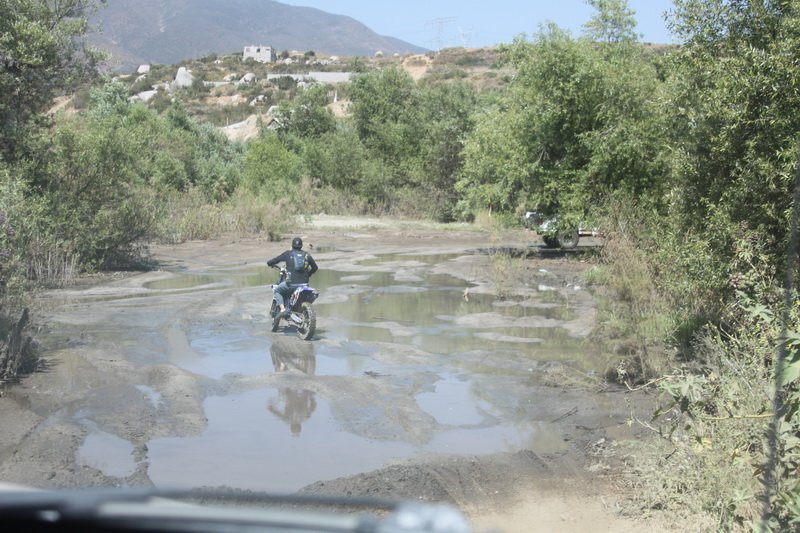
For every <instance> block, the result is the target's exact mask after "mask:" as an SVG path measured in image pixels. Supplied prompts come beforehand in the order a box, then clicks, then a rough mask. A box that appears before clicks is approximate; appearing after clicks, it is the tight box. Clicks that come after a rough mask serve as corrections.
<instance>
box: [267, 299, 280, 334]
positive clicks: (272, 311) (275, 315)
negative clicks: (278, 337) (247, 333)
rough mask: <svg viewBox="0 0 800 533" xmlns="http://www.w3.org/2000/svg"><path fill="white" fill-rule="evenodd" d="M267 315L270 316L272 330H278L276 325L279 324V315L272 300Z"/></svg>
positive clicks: (276, 306) (276, 305)
mask: <svg viewBox="0 0 800 533" xmlns="http://www.w3.org/2000/svg"><path fill="white" fill-rule="evenodd" d="M269 316H270V317H272V331H273V332H275V331H278V326H280V324H281V317H280V315H279V314H278V304H277V303H275V300H272V308H270V310H269Z"/></svg>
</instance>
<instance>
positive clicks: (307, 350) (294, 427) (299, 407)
mask: <svg viewBox="0 0 800 533" xmlns="http://www.w3.org/2000/svg"><path fill="white" fill-rule="evenodd" d="M281 341H283V342H281ZM313 346H314V345H313V344H310V343H297V342H291V343H290V342H286V341H285V340H283V339H276V341H275V342H273V343H272V347H271V348H270V350H269V351H270V355H271V356H272V365H273V366H274V367H275V372H290V371H292V369H294V370H299V371H300V372H302V373H303V374H306V375H307V376H313V375H314V371H315V370H316V366H317V358H316V357H315V355H314V348H313ZM267 408H268V409H269V410H270V412H271V413H272V414H274V415H275V416H277V417H278V418H280V419H281V420H283V421H284V422H286V423H287V424H289V428H290V429H291V431H292V435H295V436H297V435H299V434H300V431H301V429H302V425H303V423H304V422H305V421H306V420H308V419H309V418H311V415H312V414H313V413H314V410H315V409H316V408H317V400H316V399H315V398H314V391H311V390H308V389H304V388H292V387H284V388H282V389H280V390H279V391H278V398H275V399H273V400H270V402H269V405H268V406H267Z"/></svg>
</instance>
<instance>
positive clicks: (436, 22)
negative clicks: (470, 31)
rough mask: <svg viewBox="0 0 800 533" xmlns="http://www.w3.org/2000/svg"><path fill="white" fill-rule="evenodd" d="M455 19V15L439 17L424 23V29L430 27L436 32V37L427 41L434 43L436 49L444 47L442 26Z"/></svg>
mask: <svg viewBox="0 0 800 533" xmlns="http://www.w3.org/2000/svg"><path fill="white" fill-rule="evenodd" d="M455 21H456V17H441V18H438V19H431V20H429V21H428V22H426V23H425V28H426V29H431V30H434V31H435V32H436V37H434V38H433V39H431V40H430V41H428V42H429V43H433V44H435V45H436V50H441V49H442V48H444V27H445V25H446V24H451V23H453V22H455Z"/></svg>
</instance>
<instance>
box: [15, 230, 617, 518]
mask: <svg viewBox="0 0 800 533" xmlns="http://www.w3.org/2000/svg"><path fill="white" fill-rule="evenodd" d="M381 235H382V236H381ZM447 237H448V238H447V239H446V240H447V242H446V243H443V242H442V239H441V235H438V234H434V233H424V232H419V233H417V232H416V230H409V231H406V230H398V231H396V232H394V233H391V234H389V235H387V234H386V233H383V234H376V233H375V232H372V231H369V232H359V233H357V235H356V234H355V233H353V232H348V233H347V234H345V233H335V232H333V233H331V232H320V233H316V234H312V235H305V234H303V238H304V240H305V241H306V242H309V243H315V244H317V246H315V250H314V252H313V253H314V255H315V259H316V260H317V262H318V263H319V264H320V267H321V271H320V272H319V275H318V276H315V277H314V278H312V282H313V285H314V286H315V288H317V289H319V290H320V291H321V293H322V296H321V297H320V299H319V300H318V301H317V302H316V303H315V308H316V309H317V313H318V333H317V336H316V337H315V338H314V339H313V340H312V341H311V342H304V341H301V340H299V339H297V338H296V337H295V336H294V335H293V333H292V332H291V331H280V332H278V333H271V332H270V331H269V320H268V316H267V309H268V306H269V301H270V298H271V290H270V287H269V284H271V283H273V282H274V281H275V279H274V278H275V272H274V271H272V270H270V269H267V268H266V267H265V266H264V261H265V260H266V259H268V258H269V257H273V256H274V255H277V253H279V252H280V251H282V250H283V248H284V245H285V243H267V242H264V241H258V242H256V241H253V242H230V243H223V244H224V245H220V243H216V244H211V243H189V244H187V245H182V246H178V247H170V248H161V249H160V250H158V251H157V252H156V255H157V257H161V258H162V260H163V262H162V268H165V269H168V270H169V271H168V272H167V271H163V272H151V273H147V274H143V275H141V276H133V277H130V278H127V279H125V280H120V281H115V282H113V283H109V284H105V285H103V286H101V287H90V288H81V289H69V290H65V291H54V292H52V293H49V295H47V298H48V301H47V312H48V321H49V322H48V325H47V328H46V330H47V331H46V337H47V339H46V341H47V344H48V346H50V347H51V348H50V349H51V350H58V349H68V350H71V351H72V352H71V353H73V354H74V357H76V358H77V359H79V360H81V361H84V362H86V364H85V365H83V364H82V365H80V368H81V371H80V372H77V373H74V375H73V377H72V378H70V379H67V378H66V374H65V373H64V370H66V369H67V367H66V366H62V368H61V370H58V369H57V367H55V368H54V370H53V372H55V373H54V374H51V375H50V378H54V377H58V379H56V380H53V379H50V381H48V376H36V377H34V378H33V379H41V380H42V383H48V389H47V390H49V391H50V392H49V393H48V394H43V392H42V391H43V390H44V389H43V388H42V389H38V388H37V389H30V390H25V391H23V392H21V393H20V395H19V396H18V397H17V398H16V399H15V401H17V400H18V401H19V404H18V405H19V406H20V408H21V409H26V408H25V407H24V405H25V402H27V405H29V406H30V405H35V406H36V408H37V410H38V412H40V413H43V414H46V413H48V412H49V413H56V412H58V410H59V408H60V407H59V405H60V404H59V401H60V400H63V399H64V398H69V401H70V402H74V403H73V404H72V405H71V406H70V408H69V409H67V410H65V411H62V412H61V414H59V415H52V414H51V415H50V417H47V418H45V419H46V420H50V422H49V423H47V424H44V423H42V422H36V420H38V419H33V421H32V422H31V424H37V429H36V430H34V431H27V433H24V432H23V433H21V434H20V436H19V437H17V438H18V440H17V441H16V442H17V444H9V446H12V447H13V446H17V447H18V448H20V449H22V450H25V451H24V452H23V453H20V454H16V455H13V456H12V455H8V454H6V455H5V456H4V457H5V458H6V460H4V461H3V463H2V464H0V475H4V477H6V478H10V479H14V478H18V479H24V480H26V481H29V482H31V481H35V483H33V484H38V485H43V486H47V485H61V486H64V485H69V484H112V483H113V484H122V483H124V484H145V485H147V484H151V483H152V484H156V485H163V486H176V485H177V486H186V487H190V486H221V485H225V486H228V487H234V488H235V487H238V488H250V489H259V490H275V491H291V490H297V489H300V488H301V487H303V486H307V485H310V486H311V487H315V486H317V483H316V482H319V481H320V480H335V479H336V480H342V479H344V480H348V481H347V482H344V483H343V484H341V485H340V484H338V482H330V483H331V484H328V485H327V486H328V488H330V487H341V489H342V490H343V491H345V492H346V493H348V494H371V493H372V494H377V493H381V492H382V491H384V490H386V495H387V496H389V497H403V496H405V495H406V494H408V495H410V496H412V497H414V498H416V497H417V496H419V495H421V494H430V497H431V498H434V499H437V498H451V499H453V500H454V501H456V502H458V503H460V502H462V501H463V502H467V501H468V500H472V501H473V502H474V501H475V500H480V499H481V498H482V497H483V496H484V495H485V494H490V492H486V491H491V490H501V489H500V488H499V485H496V484H495V483H496V481H493V478H492V477H491V475H490V474H489V472H490V470H491V469H490V465H494V466H495V467H496V468H495V471H496V472H497V476H496V479H497V480H499V479H505V480H506V481H509V480H510V484H511V485H513V484H514V483H516V481H520V482H523V481H524V482H525V483H528V482H533V483H538V482H537V481H536V479H535V477H531V478H525V479H524V480H523V479H522V478H515V477H513V476H512V475H510V471H509V470H504V468H505V467H504V466H503V465H504V464H506V462H507V463H508V464H509V465H512V466H510V467H509V468H510V469H511V470H512V471H513V469H514V468H519V469H520V470H525V471H528V472H535V473H537V474H541V475H545V474H546V471H547V469H541V468H539V466H540V463H539V461H538V459H537V458H538V457H545V456H546V457H547V458H548V464H554V465H558V467H557V468H558V469H559V473H558V475H566V476H569V475H572V474H574V473H575V472H574V471H572V470H570V468H569V466H568V465H569V464H570V460H571V459H573V458H575V457H579V456H583V454H584V451H583V450H584V449H585V447H586V446H587V444H588V443H589V442H590V440H591V439H594V438H600V437H602V436H606V435H612V434H613V435H622V434H623V433H624V431H623V430H622V429H621V428H623V426H625V423H626V421H627V417H628V415H629V413H630V405H628V404H627V403H626V402H625V401H624V395H621V394H610V393H609V394H599V393H597V392H596V391H593V390H588V389H585V388H584V389H581V388H575V389H573V388H571V387H569V386H557V387H554V386H553V384H554V383H553V380H552V377H553V376H556V375H557V374H554V373H552V372H550V371H549V369H551V368H552V367H553V365H563V366H565V367H569V368H574V369H576V372H580V373H583V374H588V373H590V372H592V371H593V370H594V369H598V368H601V367H602V366H603V364H604V361H603V357H604V355H603V352H602V348H601V347H598V346H596V345H593V344H589V343H587V342H586V341H585V338H586V337H585V335H586V333H588V331H589V330H590V329H591V325H592V324H593V320H594V315H593V313H594V303H593V300H592V297H591V295H590V294H589V293H588V292H587V291H585V290H584V289H582V288H580V287H577V286H576V284H575V283H574V273H575V272H576V271H577V270H578V269H579V268H580V267H579V266H575V265H569V268H570V269H571V270H569V271H568V272H567V274H566V276H561V274H560V273H554V271H556V270H558V268H559V264H553V263H548V261H550V260H548V259H542V258H538V259H533V258H534V257H535V256H531V258H529V259H528V260H530V261H536V264H535V265H533V264H532V265H531V268H542V269H545V270H547V271H548V273H541V279H540V280H536V281H535V282H534V283H533V284H532V285H530V286H525V287H519V291H518V294H516V295H515V296H514V297H513V298H506V299H498V298H496V297H495V296H494V292H493V285H492V273H491V264H490V259H489V258H488V257H487V256H486V255H484V254H482V253H480V252H478V250H479V249H481V248H490V247H491V246H489V245H488V244H487V242H486V241H487V240H488V238H487V236H486V235H484V234H478V233H470V234H467V233H464V234H454V235H448V236H447ZM514 247H518V248H519V247H521V248H524V246H522V245H515V246H514ZM540 284H541V285H542V287H541V288H540V287H539V285H540ZM540 289H541V290H540ZM65 347H66V348H65ZM103 387H107V389H106V390H107V391H113V390H114V387H119V389H118V390H119V391H123V390H124V391H125V393H124V394H120V395H119V397H118V398H117V399H114V396H113V395H109V396H105V397H106V398H107V399H106V400H105V401H100V400H101V399H102V397H104V395H103V394H96V393H97V391H98V390H99V389H101V388H103ZM87 390H90V391H93V393H92V394H90V395H87V394H86V391H87ZM91 397H94V398H96V399H97V400H98V401H89V400H88V398H91ZM6 399H7V398H0V400H6ZM121 404H125V406H124V407H121ZM87 408H91V409H89V410H86V409H87ZM79 411H80V412H81V413H86V415H85V416H83V418H82V419H81V417H75V416H74V414H75V413H77V412H79ZM81 420H83V423H82V422H81ZM88 420H90V421H91V423H92V424H93V425H92V424H89V425H87V421H88ZM59 439H61V440H60V441H59ZM117 439H120V440H117ZM55 442H62V444H63V443H64V442H68V444H67V445H63V448H64V450H55V451H53V452H51V453H50V455H48V454H47V453H44V451H45V450H48V449H50V448H53V449H55V448H57V447H56V446H54V443H55ZM126 442H127V443H130V445H131V446H132V447H133V451H132V452H131V451H130V449H129V448H128V447H127V445H126V444H125V443H126ZM520 450H526V451H522V452H521V451H520ZM117 453H118V454H119V456H118V458H117V459H114V457H117V455H116V454H117ZM520 453H522V454H526V453H527V454H532V455H528V456H527V459H525V461H526V462H527V464H528V466H530V469H528V467H524V468H522V467H521V465H520V464H519V463H516V462H515V460H507V459H508V458H509V457H516V456H517V454H520ZM39 456H41V458H42V467H41V468H38V469H36V470H35V471H34V470H30V475H28V476H27V477H26V476H24V475H22V474H21V473H22V472H23V468H24V465H26V464H32V463H35V462H36V461H37V460H38V459H37V457H39ZM131 458H132V460H133V463H134V465H135V467H136V468H135V472H134V473H131V463H130V461H131ZM553 458H560V459H559V461H555V462H553ZM564 458H567V460H564ZM523 459H524V458H523ZM107 461H111V462H112V463H114V464H109V463H107ZM450 463H453V464H455V463H458V464H459V466H458V467H457V468H454V469H453V470H452V471H451V470H448V469H447V465H449V464H450ZM565 465H566V466H565ZM66 466H68V468H67V467H66ZM59 468H61V470H58V469H59ZM387 468H392V469H394V468H397V470H393V471H392V472H393V473H387V472H388V471H387V470H386V469H387ZM56 471H63V474H58V473H56V474H55V475H53V476H52V477H49V478H48V476H49V472H56ZM375 472H378V473H384V474H385V475H387V476H388V478H386V479H389V480H391V479H396V480H398V483H397V484H393V483H391V482H390V483H388V484H387V483H386V482H385V481H381V479H380V477H379V476H378V477H376V476H375V475H374V473H375ZM415 472H417V473H418V474H419V475H417V474H415ZM394 473H396V474H397V477H395V478H393V477H392V476H394ZM401 477H402V478H403V480H407V484H406V485H405V487H404V486H403V483H400V482H399V479H400V478H401ZM325 483H328V482H324V483H323V484H325ZM404 483H406V482H405V481H404ZM495 487H497V488H495ZM428 488H430V490H428ZM509 490H510V489H509ZM501 492H502V491H501ZM508 492H509V491H508V490H506V492H505V494H506V495H507V494H508ZM489 500H492V498H489ZM492 501H493V500H492ZM498 501H499V497H498ZM465 505H466V504H465Z"/></svg>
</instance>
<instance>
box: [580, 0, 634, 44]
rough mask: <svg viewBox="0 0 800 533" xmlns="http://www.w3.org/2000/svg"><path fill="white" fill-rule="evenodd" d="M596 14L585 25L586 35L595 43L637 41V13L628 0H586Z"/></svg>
mask: <svg viewBox="0 0 800 533" xmlns="http://www.w3.org/2000/svg"><path fill="white" fill-rule="evenodd" d="M584 1H585V2H586V3H587V4H589V5H590V6H592V7H593V8H594V9H595V10H596V13H595V14H594V15H593V16H592V18H591V19H590V20H589V21H588V22H587V23H585V24H584V25H583V31H584V34H585V35H586V36H587V37H588V38H589V39H591V40H592V41H595V42H606V43H618V42H620V41H637V40H638V39H639V34H638V33H636V26H637V22H636V11H634V10H633V9H631V8H630V6H629V5H628V1H627V0H584Z"/></svg>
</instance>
